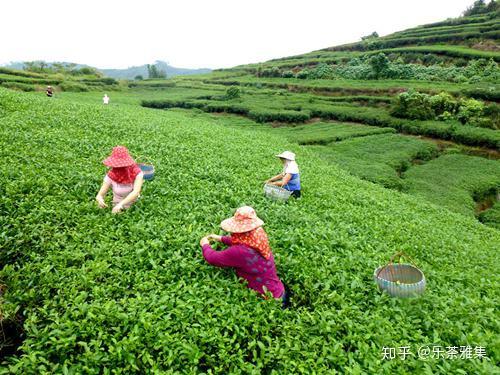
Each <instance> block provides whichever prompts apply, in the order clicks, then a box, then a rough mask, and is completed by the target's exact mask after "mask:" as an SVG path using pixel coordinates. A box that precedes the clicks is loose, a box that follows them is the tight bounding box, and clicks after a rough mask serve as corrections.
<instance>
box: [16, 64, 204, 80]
mask: <svg viewBox="0 0 500 375" xmlns="http://www.w3.org/2000/svg"><path fill="white" fill-rule="evenodd" d="M48 64H49V65H50V64H52V63H48ZM23 65H24V64H23V63H22V62H12V63H10V64H8V65H6V67H7V68H10V69H19V70H22V69H23ZM155 65H156V66H157V67H158V68H159V69H160V70H164V71H165V72H166V73H167V77H174V76H181V75H189V74H203V73H210V72H211V71H212V70H211V69H186V68H176V67H173V66H170V65H168V64H167V63H166V62H165V61H156V62H155ZM83 67H89V65H83V64H76V68H78V69H80V68H83ZM98 70H99V71H101V72H102V73H103V74H104V75H105V76H106V77H111V78H116V79H134V78H135V77H136V76H138V75H141V76H142V77H143V78H148V68H147V64H144V65H141V66H131V67H130V68H127V69H99V68H98Z"/></svg>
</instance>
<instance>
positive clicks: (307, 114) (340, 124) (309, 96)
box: [0, 1, 500, 375]
mask: <svg viewBox="0 0 500 375" xmlns="http://www.w3.org/2000/svg"><path fill="white" fill-rule="evenodd" d="M480 3H481V2H476V6H475V7H472V8H470V9H469V10H468V11H466V12H465V14H464V16H462V17H458V18H451V19H447V20H444V21H442V22H437V23H433V24H428V25H421V26H417V27H414V28H411V29H408V30H403V31H400V32H397V33H394V34H390V35H386V36H379V35H378V34H377V33H375V32H374V33H373V34H371V35H368V36H364V37H363V38H362V40H361V41H358V42H355V43H350V44H346V45H342V46H333V47H328V48H324V49H322V50H318V51H312V52H309V53H305V54H301V55H297V56H289V57H283V58H278V59H274V60H270V61H265V62H259V63H251V64H247V65H241V66H237V67H234V68H231V69H221V70H216V71H213V72H212V73H210V74H204V75H196V76H185V77H175V78H169V79H144V80H142V79H137V80H134V81H125V80H115V79H113V78H109V77H104V76H103V74H102V73H100V72H99V71H98V70H97V69H94V68H90V67H85V68H83V69H77V67H76V65H75V66H73V65H71V64H70V65H68V66H59V65H60V64H59V65H57V64H54V66H52V68H51V69H48V70H47V69H46V70H43V69H41V67H40V69H39V71H34V70H33V69H32V70H31V71H30V70H29V69H26V70H22V71H20V70H13V69H6V68H0V179H1V184H0V330H1V334H0V374H60V373H62V374H173V373H188V374H276V375H278V374H280V375H281V374H337V373H338V374H391V375H392V374H427V375H430V374H488V375H490V374H497V373H500V372H499V370H498V369H499V364H500V334H499V333H500V323H499V319H498V317H499V308H498V306H500V298H499V296H500V293H499V291H500V279H499V276H498V275H499V273H498V270H499V269H500V260H499V257H498V247H499V246H498V244H499V243H500V231H499V229H500V203H499V200H498V199H499V197H500V195H499V192H500V161H499V160H498V159H499V158H500V103H499V100H500V95H499V86H498V84H499V82H500V66H499V65H498V64H499V63H500V47H499V43H498V40H499V37H500V29H499V25H500V23H499V22H498V19H499V15H500V6H499V4H498V1H491V2H490V3H488V5H487V6H486V5H484V4H483V6H481V4H482V3H481V4H480ZM56 68H57V69H56ZM46 85H53V86H54V89H55V95H54V97H52V98H47V97H46V96H45V94H44V92H43V91H44V89H45V87H46ZM16 91H18V92H16ZM19 91H25V92H19ZM104 93H107V94H108V95H109V96H110V98H111V99H110V100H111V101H110V104H109V105H106V106H104V105H102V104H101V103H102V96H103V94H104ZM116 145H126V146H127V147H128V148H129V150H130V152H131V154H132V155H133V156H134V157H135V158H142V160H149V161H151V162H152V163H153V164H154V165H155V168H156V176H155V178H154V180H152V181H146V182H145V184H144V187H143V192H142V196H141V198H140V199H139V201H138V202H137V203H136V204H135V205H134V206H133V207H132V208H131V209H130V210H129V211H127V212H126V213H124V214H121V215H112V214H111V212H110V210H100V209H98V208H97V206H96V203H95V200H94V198H95V195H96V193H97V191H98V189H99V187H100V185H101V183H102V178H103V177H104V174H105V173H106V169H105V167H104V166H103V164H102V163H101V161H102V160H103V159H104V158H105V157H106V156H108V155H109V152H110V151H111V149H112V147H113V146H116ZM284 150H292V151H294V152H295V153H296V154H297V160H298V164H299V166H300V169H301V180H302V198H300V199H298V200H295V199H294V200H292V201H290V202H288V203H287V204H281V203H278V202H274V201H271V200H267V199H266V198H265V197H264V196H263V192H262V187H263V181H265V180H266V179H267V178H269V177H270V176H273V175H275V174H277V173H278V172H279V171H280V169H281V165H280V163H279V161H278V160H277V159H276V158H275V157H274V155H276V154H277V153H279V152H282V151H284ZM108 199H109V198H108ZM108 203H109V202H108ZM241 205H251V206H253V207H254V208H255V209H256V211H257V213H258V215H259V216H260V217H261V218H262V219H263V220H264V221H265V229H266V231H267V233H268V235H269V239H270V244H271V247H272V249H273V252H274V255H275V259H276V264H277V269H278V274H279V276H280V278H281V279H282V280H283V282H284V283H285V284H286V285H287V286H288V287H289V288H290V290H291V292H292V294H291V304H290V307H289V308H288V309H282V308H281V305H280V303H279V302H277V301H274V300H264V299H262V298H260V297H259V296H258V295H257V294H256V293H254V292H253V291H251V290H249V289H247V288H246V286H245V285H244V284H242V283H240V282H239V281H238V279H237V277H236V276H235V274H234V272H233V271H232V270H228V269H219V268H215V267H211V266H209V265H208V264H207V263H206V262H205V260H204V259H203V256H202V253H201V249H200V246H199V240H200V238H201V237H202V236H203V235H206V234H208V233H220V234H222V233H221V230H220V229H219V223H220V221H221V220H222V219H224V218H227V217H229V216H230V215H232V214H233V212H234V210H235V209H236V208H237V207H239V206H241ZM398 251H404V252H405V253H407V254H408V255H409V256H410V257H411V258H412V259H413V260H414V262H415V264H416V265H417V266H418V267H419V268H420V269H421V270H422V271H423V272H424V274H425V276H426V280H427V289H426V291H425V293H424V294H423V295H422V296H420V297H418V298H413V299H395V298H392V297H389V296H388V295H387V294H386V293H382V292H380V291H379V290H378V289H377V286H376V284H375V283H374V281H373V273H374V270H375V269H376V268H377V267H379V266H381V265H385V264H387V262H388V261H389V258H390V257H391V256H392V255H393V254H395V253H396V252H398ZM402 348H407V349H408V350H409V353H408V354H407V355H405V356H401V350H402ZM436 348H441V349H442V350H444V353H442V352H441V353H440V352H439V351H436V350H438V349H436ZM464 348H471V352H470V353H469V354H470V355H469V354H467V353H465V352H464ZM391 349H392V350H393V354H394V355H393V356H392V357H391V358H387V354H388V353H389V354H390V352H389V351H390V350H391ZM454 351H456V352H457V353H456V354H454ZM426 353H427V355H426V356H425V358H424V359H423V358H422V354H426ZM481 353H482V355H480V354H481Z"/></svg>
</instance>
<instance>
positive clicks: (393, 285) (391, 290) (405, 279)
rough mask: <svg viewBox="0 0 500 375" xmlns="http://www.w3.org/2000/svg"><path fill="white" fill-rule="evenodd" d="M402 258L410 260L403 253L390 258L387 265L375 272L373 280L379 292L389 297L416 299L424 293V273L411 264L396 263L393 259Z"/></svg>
mask: <svg viewBox="0 0 500 375" xmlns="http://www.w3.org/2000/svg"><path fill="white" fill-rule="evenodd" d="M396 257H399V260H400V261H401V258H402V257H405V258H407V259H410V258H409V257H408V256H407V255H406V254H404V253H402V252H401V253H397V254H395V255H393V256H392V257H391V260H390V261H389V263H388V264H387V265H385V266H382V267H379V268H377V269H376V270H375V272H374V274H373V278H374V280H375V282H376V283H377V285H378V286H379V288H380V289H381V290H385V291H386V292H387V293H388V294H389V295H390V296H392V297H398V298H409V297H417V296H419V295H421V294H422V293H424V291H425V284H426V282H425V276H424V273H423V272H422V271H421V270H420V269H418V268H417V267H416V266H414V265H413V264H408V263H397V264H394V259H395V258H396Z"/></svg>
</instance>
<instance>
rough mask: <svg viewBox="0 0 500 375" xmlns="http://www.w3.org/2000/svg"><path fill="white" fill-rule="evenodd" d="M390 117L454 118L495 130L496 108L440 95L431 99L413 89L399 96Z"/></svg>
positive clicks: (472, 100) (474, 101) (417, 118)
mask: <svg viewBox="0 0 500 375" xmlns="http://www.w3.org/2000/svg"><path fill="white" fill-rule="evenodd" d="M486 108H488V110H487V111H486V110H485V109H486ZM391 114H392V115H393V116H396V117H401V118H409V119H413V120H429V119H438V120H451V119H456V120H458V121H460V122H461V123H462V124H468V125H473V126H479V127H487V128H492V129H498V108H497V106H496V105H495V104H493V105H490V106H488V107H485V105H484V103H483V102H481V101H478V100H475V99H466V98H465V99H464V98H461V99H456V98H454V97H452V96H451V95H450V94H448V93H444V92H442V93H440V94H437V95H433V96H430V95H427V94H424V93H419V92H416V91H414V90H410V91H408V92H404V93H402V94H399V95H398V96H397V97H396V98H395V100H394V104H393V107H392V109H391Z"/></svg>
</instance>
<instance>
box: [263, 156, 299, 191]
mask: <svg viewBox="0 0 500 375" xmlns="http://www.w3.org/2000/svg"><path fill="white" fill-rule="evenodd" d="M276 157H278V158H280V159H281V162H282V163H283V172H281V173H280V174H278V175H276V176H274V177H271V178H270V179H269V180H267V181H266V184H270V185H276V186H280V187H282V188H284V189H286V190H289V191H291V192H292V196H293V197H295V198H299V197H300V173H299V166H298V165H297V162H296V161H295V154H294V153H293V152H291V151H284V152H282V153H281V154H279V155H276Z"/></svg>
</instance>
